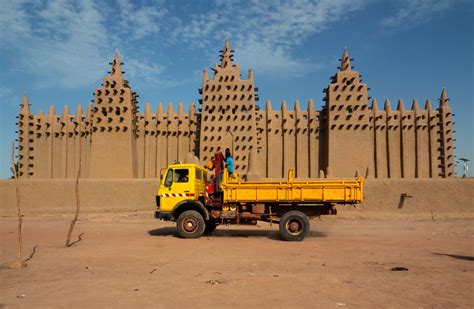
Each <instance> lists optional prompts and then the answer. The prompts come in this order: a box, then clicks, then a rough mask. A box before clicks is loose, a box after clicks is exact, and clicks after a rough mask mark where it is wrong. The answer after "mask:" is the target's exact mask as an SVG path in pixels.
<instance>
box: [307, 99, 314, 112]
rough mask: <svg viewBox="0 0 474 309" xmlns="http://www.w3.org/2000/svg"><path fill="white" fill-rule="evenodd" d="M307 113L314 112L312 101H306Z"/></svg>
mask: <svg viewBox="0 0 474 309" xmlns="http://www.w3.org/2000/svg"><path fill="white" fill-rule="evenodd" d="M308 112H314V101H313V99H309V101H308Z"/></svg>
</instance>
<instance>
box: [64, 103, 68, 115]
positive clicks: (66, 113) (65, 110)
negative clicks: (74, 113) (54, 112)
mask: <svg viewBox="0 0 474 309" xmlns="http://www.w3.org/2000/svg"><path fill="white" fill-rule="evenodd" d="M67 115H69V106H67V105H64V107H63V116H67Z"/></svg>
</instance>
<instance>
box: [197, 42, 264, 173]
mask: <svg viewBox="0 0 474 309" xmlns="http://www.w3.org/2000/svg"><path fill="white" fill-rule="evenodd" d="M232 53H233V51H232V50H231V49H230V43H229V39H228V38H227V39H226V41H225V45H224V50H222V51H221V64H220V65H217V64H216V65H214V68H213V69H212V70H213V71H214V78H213V79H210V78H209V74H208V71H207V70H204V73H203V79H202V89H200V93H201V94H202V98H201V100H199V101H200V103H202V116H201V131H200V147H199V148H200V149H199V152H200V159H201V161H202V162H207V161H209V160H210V158H211V157H212V155H213V154H214V153H215V152H218V151H222V152H224V150H225V148H227V147H228V148H230V149H231V152H232V154H233V157H234V161H235V167H236V171H237V173H239V175H241V176H242V175H243V174H244V173H245V172H246V171H247V168H248V159H249V152H250V151H251V150H252V149H253V148H256V147H257V129H256V120H255V118H256V108H255V101H256V100H258V97H257V98H256V94H255V92H256V90H258V89H256V88H255V87H254V79H253V70H252V69H250V70H249V74H248V79H246V80H244V79H241V77H240V69H239V66H238V65H237V64H233V63H232V62H233V55H232Z"/></svg>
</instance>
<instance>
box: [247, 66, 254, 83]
mask: <svg viewBox="0 0 474 309" xmlns="http://www.w3.org/2000/svg"><path fill="white" fill-rule="evenodd" d="M248 80H253V68H252V67H251V68H250V69H249V78H248Z"/></svg>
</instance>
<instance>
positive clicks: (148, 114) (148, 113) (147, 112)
mask: <svg viewBox="0 0 474 309" xmlns="http://www.w3.org/2000/svg"><path fill="white" fill-rule="evenodd" d="M148 117H151V105H150V102H146V104H145V118H148Z"/></svg>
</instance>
